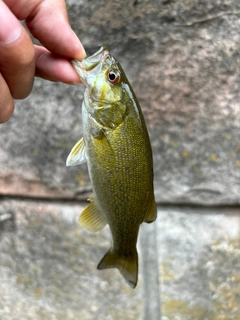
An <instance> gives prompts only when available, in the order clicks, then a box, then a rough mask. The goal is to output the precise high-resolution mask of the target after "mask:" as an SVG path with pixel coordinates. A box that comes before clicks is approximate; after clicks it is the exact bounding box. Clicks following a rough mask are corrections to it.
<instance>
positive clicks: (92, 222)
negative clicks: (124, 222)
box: [78, 197, 107, 232]
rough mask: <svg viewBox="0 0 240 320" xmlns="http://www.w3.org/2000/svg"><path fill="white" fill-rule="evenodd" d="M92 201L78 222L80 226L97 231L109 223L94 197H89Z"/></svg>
mask: <svg viewBox="0 0 240 320" xmlns="http://www.w3.org/2000/svg"><path fill="white" fill-rule="evenodd" d="M89 201H90V203H89V204H88V205H87V207H86V208H85V209H84V210H83V212H82V213H81V215H80V217H79V219H78V222H79V224H80V226H81V227H82V228H84V229H86V230H88V231H91V232H97V231H99V230H101V229H102V228H104V227H105V226H106V224H107V222H106V220H105V219H104V217H103V215H102V213H101V211H100V210H99V208H98V206H97V204H96V202H95V201H94V198H93V197H90V198H89Z"/></svg>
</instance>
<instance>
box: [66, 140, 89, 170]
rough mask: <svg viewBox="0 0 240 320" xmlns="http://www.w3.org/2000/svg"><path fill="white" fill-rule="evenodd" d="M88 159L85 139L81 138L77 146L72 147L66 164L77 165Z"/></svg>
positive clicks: (68, 165)
mask: <svg viewBox="0 0 240 320" xmlns="http://www.w3.org/2000/svg"><path fill="white" fill-rule="evenodd" d="M85 161H87V158H86V147H85V142H84V139H83V138H82V139H80V140H79V141H78V142H77V143H76V144H75V146H74V147H73V148H72V150H71V152H70V153H69V156H68V157H67V161H66V166H67V167H70V166H77V165H79V164H81V163H84V162H85Z"/></svg>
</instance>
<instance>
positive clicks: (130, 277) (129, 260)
mask: <svg viewBox="0 0 240 320" xmlns="http://www.w3.org/2000/svg"><path fill="white" fill-rule="evenodd" d="M97 268H98V269H99V270H102V269H109V268H118V269H119V271H120V272H121V274H122V276H123V277H124V279H125V280H126V281H127V283H128V284H129V285H130V286H131V287H132V288H135V287H136V285H137V281H138V254H137V250H136V249H135V251H134V253H133V255H132V256H126V257H125V256H120V255H118V254H117V253H114V252H112V249H110V250H108V252H107V253H106V254H105V256H104V257H103V258H102V260H101V261H100V262H99V264H98V266H97Z"/></svg>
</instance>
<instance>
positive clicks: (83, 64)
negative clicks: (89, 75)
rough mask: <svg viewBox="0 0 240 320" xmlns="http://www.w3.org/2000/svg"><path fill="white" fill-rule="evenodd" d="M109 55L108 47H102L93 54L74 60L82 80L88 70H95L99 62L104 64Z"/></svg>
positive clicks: (73, 63)
mask: <svg viewBox="0 0 240 320" xmlns="http://www.w3.org/2000/svg"><path fill="white" fill-rule="evenodd" d="M108 55H109V51H108V49H107V48H106V47H101V48H100V49H99V50H98V51H97V52H95V53H94V54H93V55H92V56H90V57H88V58H86V59H84V60H82V61H78V60H72V61H71V63H72V66H73V67H74V69H75V70H76V71H77V73H78V74H79V76H80V78H81V80H82V81H83V82H84V80H85V77H86V72H88V71H91V70H93V69H94V68H95V67H96V66H98V65H99V64H102V63H103V61H104V60H105V59H106V57H107V56H108Z"/></svg>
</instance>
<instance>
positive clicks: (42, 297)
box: [0, 201, 142, 320]
mask: <svg viewBox="0 0 240 320" xmlns="http://www.w3.org/2000/svg"><path fill="white" fill-rule="evenodd" d="M82 209H83V206H82V205H76V204H75V205H72V204H68V205H67V204H47V203H41V202H24V201H1V202H0V293H1V299H0V319H1V320H28V319H29V320H30V319H31V320H32V319H34V320H42V319H44V320H50V319H51V320H53V319H56V320H71V319H72V320H76V319H84V320H94V319H96V320H97V319H107V320H115V319H128V320H130V319H132V320H134V319H139V317H140V314H141V310H142V300H141V289H140V288H141V282H142V281H141V275H140V281H139V286H138V290H132V289H131V288H130V287H129V286H128V285H127V284H126V283H125V281H124V280H123V279H122V277H121V275H120V274H119V272H118V271H117V270H113V269H112V270H106V271H98V270H97V269H96V266H97V263H98V262H99V260H100V259H101V258H102V256H103V255H104V254H105V252H106V251H107V250H108V248H109V246H110V237H109V233H108V232H107V231H108V230H106V229H104V231H103V232H99V233H97V234H90V233H88V232H85V231H84V230H82V229H80V227H79V226H78V224H77V217H78V216H79V212H80V211H81V210H82Z"/></svg>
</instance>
